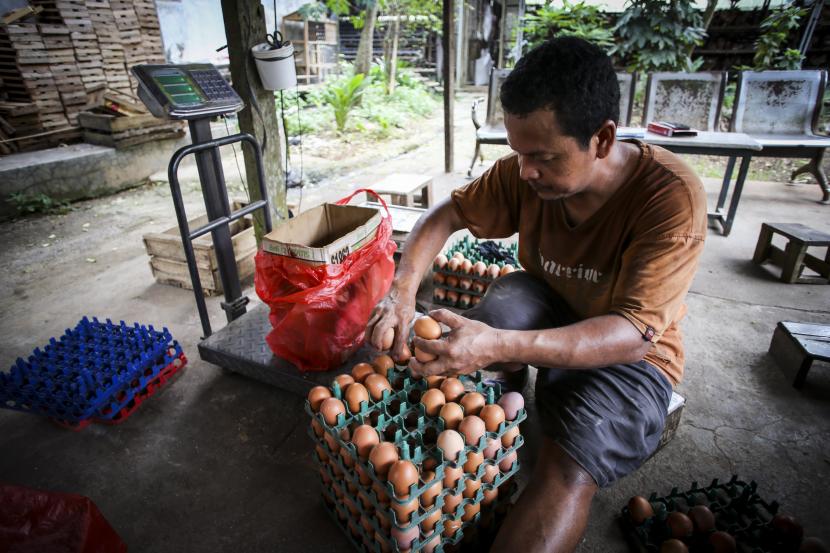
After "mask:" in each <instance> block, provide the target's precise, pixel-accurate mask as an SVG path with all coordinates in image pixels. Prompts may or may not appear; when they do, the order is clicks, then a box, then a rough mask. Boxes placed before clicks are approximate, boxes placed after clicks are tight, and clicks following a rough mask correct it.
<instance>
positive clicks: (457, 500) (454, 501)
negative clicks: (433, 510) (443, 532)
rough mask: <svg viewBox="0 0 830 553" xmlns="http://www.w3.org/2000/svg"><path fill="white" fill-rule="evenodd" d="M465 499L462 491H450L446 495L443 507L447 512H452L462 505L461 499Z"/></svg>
mask: <svg viewBox="0 0 830 553" xmlns="http://www.w3.org/2000/svg"><path fill="white" fill-rule="evenodd" d="M463 499H464V496H462V495H461V494H460V493H458V494H451V493H448V494H447V495H445V496H444V506H443V507H442V508H441V510H442V511H444V512H445V513H447V514H452V513H454V512H455V510H456V509H457V508H458V506H459V505H461V501H462V500H463Z"/></svg>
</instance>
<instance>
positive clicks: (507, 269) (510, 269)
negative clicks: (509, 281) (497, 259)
mask: <svg viewBox="0 0 830 553" xmlns="http://www.w3.org/2000/svg"><path fill="white" fill-rule="evenodd" d="M515 270H516V269H515V268H514V267H513V265H511V264H510V263H505V264H504V267H502V268H501V271H499V276H504V275H509V274H510V273H512V272H513V271H515Z"/></svg>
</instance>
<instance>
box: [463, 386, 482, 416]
mask: <svg viewBox="0 0 830 553" xmlns="http://www.w3.org/2000/svg"><path fill="white" fill-rule="evenodd" d="M460 403H461V407H463V408H464V414H465V415H478V413H479V412H480V411H481V408H482V407H484V405H485V404H486V403H487V402H486V401H485V400H484V396H483V395H481V394H480V393H478V392H467V393H466V394H464V395H463V396H461V402H460Z"/></svg>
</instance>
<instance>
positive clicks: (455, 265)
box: [447, 256, 461, 272]
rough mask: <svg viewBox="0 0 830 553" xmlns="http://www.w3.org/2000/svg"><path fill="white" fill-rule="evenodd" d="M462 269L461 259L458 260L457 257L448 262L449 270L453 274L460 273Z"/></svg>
mask: <svg viewBox="0 0 830 553" xmlns="http://www.w3.org/2000/svg"><path fill="white" fill-rule="evenodd" d="M460 267H461V259H458V258H457V257H454V256H453V257H452V259H450V260H449V261H447V269H449V270H450V271H452V272H456V271H458V269H459V268H460Z"/></svg>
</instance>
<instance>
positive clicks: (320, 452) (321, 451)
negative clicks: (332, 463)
mask: <svg viewBox="0 0 830 553" xmlns="http://www.w3.org/2000/svg"><path fill="white" fill-rule="evenodd" d="M314 451H316V452H317V458H318V459H320V461H321V462H323V463H325V462H326V461H328V460H329V453H328V451H326V448H324V447H323V446H321V445H320V444H317V445H316V446H314Z"/></svg>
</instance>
